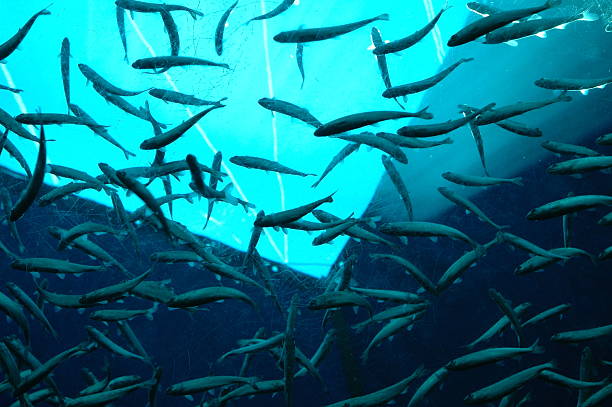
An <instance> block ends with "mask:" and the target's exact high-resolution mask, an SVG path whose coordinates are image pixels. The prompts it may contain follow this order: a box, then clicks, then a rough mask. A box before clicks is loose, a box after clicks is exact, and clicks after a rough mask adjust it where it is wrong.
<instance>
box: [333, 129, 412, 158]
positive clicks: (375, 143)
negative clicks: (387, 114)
mask: <svg viewBox="0 0 612 407" xmlns="http://www.w3.org/2000/svg"><path fill="white" fill-rule="evenodd" d="M335 137H336V138H340V139H342V140H346V141H350V142H352V143H358V144H365V145H367V146H369V147H372V148H376V149H378V150H380V151H382V152H384V153H386V154H388V155H390V156H391V157H393V158H394V159H395V160H397V161H399V162H400V163H402V164H408V157H407V156H406V153H404V152H403V151H402V149H401V148H400V147H399V146H398V145H396V144H395V143H393V142H392V141H389V140H387V139H385V138H382V137H378V136H376V135H375V134H374V133H370V132H367V131H366V132H362V133H359V134H347V135H343V134H339V135H337V136H335Z"/></svg>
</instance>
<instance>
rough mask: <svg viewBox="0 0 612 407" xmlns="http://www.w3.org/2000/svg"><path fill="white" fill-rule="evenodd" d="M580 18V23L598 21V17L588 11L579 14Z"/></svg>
mask: <svg viewBox="0 0 612 407" xmlns="http://www.w3.org/2000/svg"><path fill="white" fill-rule="evenodd" d="M581 15H582V17H581V18H580V19H579V20H580V21H597V20H599V15H597V14H595V13H592V12H590V11H583V12H582V13H581Z"/></svg>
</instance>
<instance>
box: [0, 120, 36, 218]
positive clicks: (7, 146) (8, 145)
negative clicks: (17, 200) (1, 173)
mask: <svg viewBox="0 0 612 407" xmlns="http://www.w3.org/2000/svg"><path fill="white" fill-rule="evenodd" d="M4 134H6V135H7V136H8V131H5V132H4ZM3 147H4V148H3V150H6V152H7V153H9V155H10V156H11V157H13V158H14V159H15V161H17V163H19V165H20V166H21V168H23V171H24V172H25V173H26V175H27V176H28V177H29V178H31V177H32V170H31V169H30V166H29V165H28V162H27V161H26V159H25V157H24V156H23V154H21V152H20V151H19V150H18V149H17V146H15V144H13V143H12V142H11V140H9V139H8V137H5V138H4V146H3ZM11 207H12V205H11Z"/></svg>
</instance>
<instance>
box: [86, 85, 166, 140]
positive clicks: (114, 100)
mask: <svg viewBox="0 0 612 407" xmlns="http://www.w3.org/2000/svg"><path fill="white" fill-rule="evenodd" d="M94 90H95V91H96V92H97V93H98V94H99V95H100V96H102V97H103V98H104V99H105V100H106V101H107V102H108V103H110V104H113V105H115V106H117V107H118V108H119V109H121V110H123V111H124V112H126V113H127V114H130V115H132V116H134V117H137V118H139V119H142V120H144V121H147V122H149V123H151V124H152V125H153V126H159V127H161V128H164V129H165V128H166V127H167V126H166V125H165V124H164V123H159V122H158V121H156V120H155V119H154V118H153V116H152V115H151V110H150V109H149V103H148V102H145V104H144V107H140V108H137V107H135V106H134V105H132V104H131V103H129V102H128V101H127V100H125V99H123V98H122V97H121V96H118V95H115V94H112V93H108V92H106V91H104V89H102V88H100V87H99V86H97V85H95V84H94Z"/></svg>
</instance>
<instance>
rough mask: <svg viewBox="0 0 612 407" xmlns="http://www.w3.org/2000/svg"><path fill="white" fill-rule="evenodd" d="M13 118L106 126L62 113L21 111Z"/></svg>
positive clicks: (26, 121) (36, 122) (27, 121)
mask: <svg viewBox="0 0 612 407" xmlns="http://www.w3.org/2000/svg"><path fill="white" fill-rule="evenodd" d="M15 120H17V121H18V122H19V123H22V124H30V125H34V126H46V125H49V124H59V125H62V124H76V125H78V126H88V127H89V126H91V127H108V126H103V125H101V124H98V123H96V122H91V121H89V120H87V119H86V118H84V117H76V116H71V115H68V114H63V113H22V114H20V115H17V116H15Z"/></svg>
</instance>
